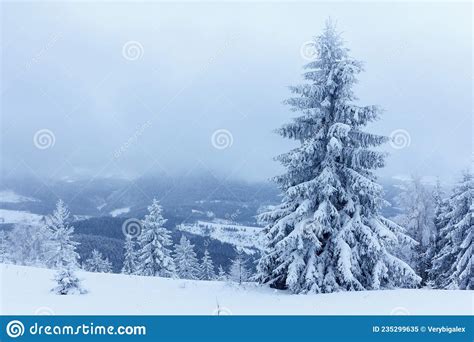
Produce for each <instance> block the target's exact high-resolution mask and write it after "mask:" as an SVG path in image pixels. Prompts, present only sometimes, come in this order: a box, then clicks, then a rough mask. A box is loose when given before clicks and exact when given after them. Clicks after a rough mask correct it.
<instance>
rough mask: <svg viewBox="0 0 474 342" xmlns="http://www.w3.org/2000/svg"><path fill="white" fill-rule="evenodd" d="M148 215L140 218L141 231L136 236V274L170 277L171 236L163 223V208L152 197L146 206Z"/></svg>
mask: <svg viewBox="0 0 474 342" xmlns="http://www.w3.org/2000/svg"><path fill="white" fill-rule="evenodd" d="M148 212H149V213H148V215H146V216H145V219H144V220H142V232H141V234H140V236H139V238H138V240H139V244H140V249H139V251H138V266H137V267H138V268H137V274H138V275H146V276H161V277H172V276H173V275H174V262H173V258H172V257H171V250H170V249H169V247H170V246H171V245H172V243H171V237H170V234H169V232H168V230H167V229H166V228H164V227H163V225H164V224H165V223H166V219H165V218H163V214H162V213H163V209H162V208H161V205H160V203H159V202H158V201H157V200H156V199H153V203H152V204H151V205H150V206H149V207H148Z"/></svg>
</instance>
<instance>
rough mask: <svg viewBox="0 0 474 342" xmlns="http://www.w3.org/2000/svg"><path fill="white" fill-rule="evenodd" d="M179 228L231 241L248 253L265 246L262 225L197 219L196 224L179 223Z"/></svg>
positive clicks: (226, 241) (230, 242) (223, 240)
mask: <svg viewBox="0 0 474 342" xmlns="http://www.w3.org/2000/svg"><path fill="white" fill-rule="evenodd" d="M177 229H178V230H181V231H185V232H188V233H191V234H195V235H200V236H204V237H206V236H208V237H210V238H212V239H215V240H219V241H221V242H225V243H229V244H231V245H234V246H236V247H240V248H242V249H243V250H244V251H245V252H246V253H248V254H252V253H253V252H255V249H258V250H260V249H262V246H263V241H262V239H263V235H262V234H261V233H262V228H261V227H251V226H241V225H236V224H233V223H229V222H225V221H222V222H205V221H197V222H196V223H194V224H182V225H179V226H177Z"/></svg>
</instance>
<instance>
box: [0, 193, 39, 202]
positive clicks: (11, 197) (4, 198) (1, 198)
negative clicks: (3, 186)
mask: <svg viewBox="0 0 474 342" xmlns="http://www.w3.org/2000/svg"><path fill="white" fill-rule="evenodd" d="M35 201H37V200H36V199H34V198H31V197H26V196H22V195H19V194H17V193H16V192H15V191H13V190H2V191H0V202H1V203H23V202H35Z"/></svg>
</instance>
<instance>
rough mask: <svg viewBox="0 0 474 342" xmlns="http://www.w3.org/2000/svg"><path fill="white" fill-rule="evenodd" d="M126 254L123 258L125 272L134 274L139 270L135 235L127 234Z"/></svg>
mask: <svg viewBox="0 0 474 342" xmlns="http://www.w3.org/2000/svg"><path fill="white" fill-rule="evenodd" d="M124 249H125V254H124V259H123V267H122V273H123V274H134V273H135V272H136V270H137V253H136V251H135V241H134V240H133V236H131V235H129V234H127V235H126V236H125V244H124Z"/></svg>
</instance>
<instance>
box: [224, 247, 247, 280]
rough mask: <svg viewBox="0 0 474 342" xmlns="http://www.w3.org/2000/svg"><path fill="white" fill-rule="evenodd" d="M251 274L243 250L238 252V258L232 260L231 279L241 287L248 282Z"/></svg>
mask: <svg viewBox="0 0 474 342" xmlns="http://www.w3.org/2000/svg"><path fill="white" fill-rule="evenodd" d="M249 277H250V272H249V270H248V269H247V260H246V258H245V255H244V253H243V251H242V250H241V249H237V250H236V256H235V258H234V259H233V260H232V262H231V265H230V271H229V278H230V280H232V281H235V282H236V283H239V285H241V284H242V283H243V282H245V281H248V280H249Z"/></svg>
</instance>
